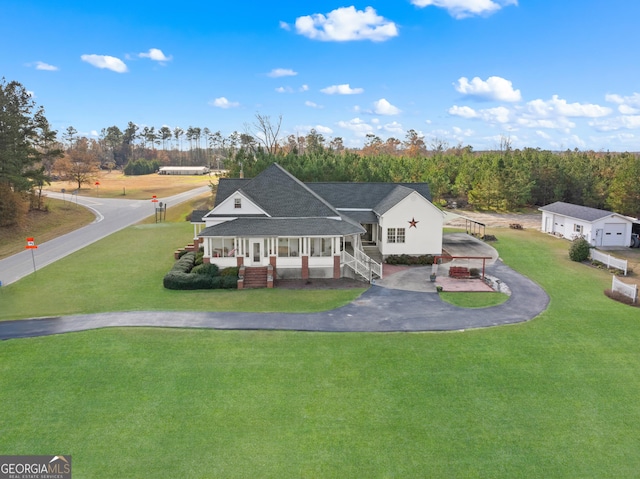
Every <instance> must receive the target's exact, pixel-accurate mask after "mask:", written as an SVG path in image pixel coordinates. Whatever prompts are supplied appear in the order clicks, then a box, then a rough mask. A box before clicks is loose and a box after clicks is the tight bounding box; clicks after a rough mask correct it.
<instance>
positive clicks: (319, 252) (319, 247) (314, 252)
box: [309, 238, 331, 256]
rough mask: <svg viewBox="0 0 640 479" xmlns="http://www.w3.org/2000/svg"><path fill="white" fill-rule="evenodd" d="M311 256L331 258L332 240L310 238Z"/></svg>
mask: <svg viewBox="0 0 640 479" xmlns="http://www.w3.org/2000/svg"><path fill="white" fill-rule="evenodd" d="M309 243H310V246H311V251H310V252H311V256H331V238H309Z"/></svg>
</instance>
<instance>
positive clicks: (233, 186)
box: [214, 178, 251, 207]
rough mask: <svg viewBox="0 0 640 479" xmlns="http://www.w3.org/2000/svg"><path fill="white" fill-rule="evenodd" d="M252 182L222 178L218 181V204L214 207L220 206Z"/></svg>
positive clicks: (242, 179) (243, 179)
mask: <svg viewBox="0 0 640 479" xmlns="http://www.w3.org/2000/svg"><path fill="white" fill-rule="evenodd" d="M250 181H251V179H247V178H220V180H219V181H218V189H217V190H216V202H215V204H214V207H215V206H218V205H219V204H220V203H222V202H223V201H224V200H226V199H227V198H229V196H231V195H232V194H233V193H234V192H236V191H238V190H239V189H240V188H242V186H243V185H245V184H247V183H249V182H250Z"/></svg>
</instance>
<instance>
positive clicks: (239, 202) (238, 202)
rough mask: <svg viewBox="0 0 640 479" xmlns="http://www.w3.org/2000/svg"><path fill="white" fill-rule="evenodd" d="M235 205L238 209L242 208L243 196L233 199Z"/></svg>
mask: <svg viewBox="0 0 640 479" xmlns="http://www.w3.org/2000/svg"><path fill="white" fill-rule="evenodd" d="M233 207H234V208H236V209H240V208H242V198H235V199H234V200H233Z"/></svg>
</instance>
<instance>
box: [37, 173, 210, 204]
mask: <svg viewBox="0 0 640 479" xmlns="http://www.w3.org/2000/svg"><path fill="white" fill-rule="evenodd" d="M95 181H96V180H94V181H91V185H83V186H82V188H81V189H80V191H79V194H80V195H82V196H93V197H95V196H100V197H101V198H123V199H132V200H145V199H148V198H151V197H152V196H153V195H156V196H158V197H166V196H172V195H175V194H177V193H182V192H183V191H187V190H190V189H193V188H197V187H199V186H206V185H208V184H209V182H213V183H217V181H218V180H217V177H216V176H215V175H211V176H208V175H204V176H186V175H185V176H182V175H157V174H152V175H139V176H126V175H124V174H123V173H122V172H120V171H112V172H110V173H109V172H107V171H101V172H100V173H99V175H98V177H97V181H98V182H99V183H100V185H99V186H98V187H96V186H95V185H94V183H95ZM77 187H78V184H77V183H73V182H68V181H54V182H52V183H51V186H49V187H48V188H47V189H48V190H50V191H58V192H59V191H60V190H61V189H63V188H64V189H65V190H67V192H71V191H73V190H75V189H77Z"/></svg>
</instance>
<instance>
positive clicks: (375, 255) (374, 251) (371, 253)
mask: <svg viewBox="0 0 640 479" xmlns="http://www.w3.org/2000/svg"><path fill="white" fill-rule="evenodd" d="M362 250H363V251H364V253H365V254H366V255H367V256H368V257H369V258H371V259H372V260H374V261H375V262H376V263H380V264H382V262H383V261H382V254H381V253H380V250H379V249H378V247H377V246H366V245H364V246H363V247H362Z"/></svg>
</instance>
